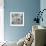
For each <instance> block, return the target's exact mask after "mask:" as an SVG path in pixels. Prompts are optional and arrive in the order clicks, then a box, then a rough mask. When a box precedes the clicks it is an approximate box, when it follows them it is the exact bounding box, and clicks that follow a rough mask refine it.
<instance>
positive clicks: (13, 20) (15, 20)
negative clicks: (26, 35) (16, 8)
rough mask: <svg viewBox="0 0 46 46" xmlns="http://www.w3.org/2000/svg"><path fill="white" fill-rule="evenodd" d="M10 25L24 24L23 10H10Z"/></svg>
mask: <svg viewBox="0 0 46 46" xmlns="http://www.w3.org/2000/svg"><path fill="white" fill-rule="evenodd" d="M10 26H24V12H10Z"/></svg>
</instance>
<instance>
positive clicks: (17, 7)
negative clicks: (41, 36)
mask: <svg viewBox="0 0 46 46" xmlns="http://www.w3.org/2000/svg"><path fill="white" fill-rule="evenodd" d="M39 9H40V0H4V38H5V40H7V41H18V40H19V39H20V38H22V37H24V36H25V35H26V34H27V33H28V32H29V31H30V30H32V24H34V22H33V19H34V17H36V16H37V15H36V14H35V12H38V11H39ZM11 11H13V12H14V11H15V12H24V26H21V27H14V26H13V27H12V26H10V12H11Z"/></svg>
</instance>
